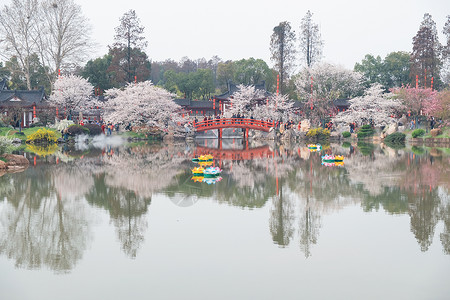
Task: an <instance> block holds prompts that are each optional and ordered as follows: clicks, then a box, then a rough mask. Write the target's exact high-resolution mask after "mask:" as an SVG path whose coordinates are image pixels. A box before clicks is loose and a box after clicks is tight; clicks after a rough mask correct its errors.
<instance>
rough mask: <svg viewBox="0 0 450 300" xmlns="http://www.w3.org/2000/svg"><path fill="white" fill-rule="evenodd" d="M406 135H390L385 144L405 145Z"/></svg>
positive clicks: (398, 133)
mask: <svg viewBox="0 0 450 300" xmlns="http://www.w3.org/2000/svg"><path fill="white" fill-rule="evenodd" d="M405 138H406V135H405V134H404V133H402V132H394V133H393V134H390V135H388V136H387V137H385V139H384V142H385V143H394V144H395V143H397V144H399V143H402V144H404V143H405Z"/></svg>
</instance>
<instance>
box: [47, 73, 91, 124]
mask: <svg viewBox="0 0 450 300" xmlns="http://www.w3.org/2000/svg"><path fill="white" fill-rule="evenodd" d="M93 91H94V87H93V86H92V84H90V83H89V81H87V80H86V79H84V78H82V77H80V76H76V75H64V76H60V77H59V78H58V79H57V80H56V81H55V84H54V89H53V92H52V94H51V95H50V98H49V100H48V102H49V104H51V105H53V106H56V107H61V108H62V107H65V108H67V110H68V112H69V119H71V116H72V114H73V112H74V111H80V112H85V111H87V110H88V109H89V107H91V106H97V102H96V101H95V100H94V99H93V97H92V95H93Z"/></svg>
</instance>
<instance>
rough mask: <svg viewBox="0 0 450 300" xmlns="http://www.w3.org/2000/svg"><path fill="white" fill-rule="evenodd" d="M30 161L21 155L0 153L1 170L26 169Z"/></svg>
mask: <svg viewBox="0 0 450 300" xmlns="http://www.w3.org/2000/svg"><path fill="white" fill-rule="evenodd" d="M29 164H30V162H29V161H28V159H26V158H25V157H23V156H21V155H15V154H3V155H0V170H2V171H14V170H20V169H25V168H27V167H28V165H29Z"/></svg>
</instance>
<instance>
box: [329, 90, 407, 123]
mask: <svg viewBox="0 0 450 300" xmlns="http://www.w3.org/2000/svg"><path fill="white" fill-rule="evenodd" d="M383 92H384V89H383V86H382V85H381V84H379V83H375V84H373V85H372V86H371V87H370V88H369V89H367V90H366V91H365V93H364V96H361V97H356V98H353V99H351V100H349V102H350V107H349V109H348V110H346V111H344V112H341V113H338V114H337V115H336V116H335V117H334V118H333V119H332V121H333V123H334V124H335V125H336V127H339V126H342V125H347V124H349V123H352V122H356V123H357V124H367V123H369V121H370V120H372V121H373V122H374V124H375V126H380V125H381V126H382V125H388V124H389V123H391V122H392V121H394V119H393V117H392V115H393V114H394V113H395V112H397V111H399V110H402V109H403V108H404V106H403V105H402V103H401V101H400V100H398V99H395V98H394V97H393V95H392V94H390V93H387V94H386V93H383Z"/></svg>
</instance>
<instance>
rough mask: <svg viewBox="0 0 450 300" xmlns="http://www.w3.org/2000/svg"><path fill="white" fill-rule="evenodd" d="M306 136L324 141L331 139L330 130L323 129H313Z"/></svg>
mask: <svg viewBox="0 0 450 300" xmlns="http://www.w3.org/2000/svg"><path fill="white" fill-rule="evenodd" d="M306 136H307V137H309V138H316V139H323V138H329V137H330V130H328V129H324V128H322V127H319V128H311V129H310V130H309V131H308V133H306Z"/></svg>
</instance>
